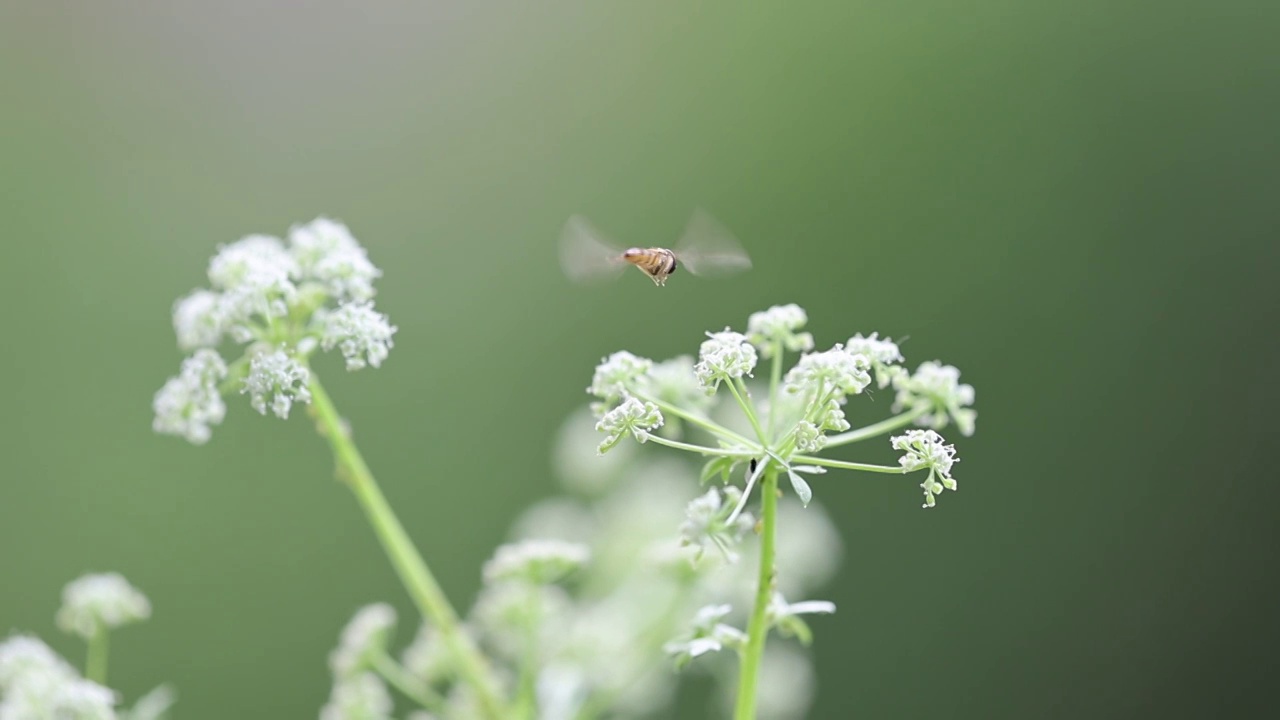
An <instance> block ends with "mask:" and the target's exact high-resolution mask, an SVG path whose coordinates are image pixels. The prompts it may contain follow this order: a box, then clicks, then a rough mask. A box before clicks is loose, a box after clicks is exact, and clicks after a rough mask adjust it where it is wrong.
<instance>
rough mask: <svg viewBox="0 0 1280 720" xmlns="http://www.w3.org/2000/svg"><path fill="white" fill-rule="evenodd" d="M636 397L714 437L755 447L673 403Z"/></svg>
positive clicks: (751, 443) (647, 397) (739, 436)
mask: <svg viewBox="0 0 1280 720" xmlns="http://www.w3.org/2000/svg"><path fill="white" fill-rule="evenodd" d="M634 395H635V396H636V399H638V400H643V401H645V402H651V403H653V404H654V405H657V406H658V408H659V409H660V410H662V412H663V413H666V414H669V415H674V416H676V417H678V418H681V419H682V420H685V421H686V422H688V423H689V424H691V425H697V426H698V427H700V428H702V429H703V430H706V431H707V432H709V433H711V434H712V435H718V436H720V437H722V438H724V439H726V440H731V441H733V442H736V443H738V444H740V445H747V446H751V445H755V444H756V443H755V442H753V441H751V440H748V439H746V438H745V437H743V436H741V435H739V434H738V433H736V432H734V431H732V430H730V429H729V428H727V427H722V426H721V425H718V424H716V423H714V422H711V421H710V420H708V419H706V418H704V417H698V416H697V415H694V414H693V413H691V412H688V411H687V410H682V409H681V408H679V407H676V406H675V405H672V404H671V403H668V402H663V401H662V400H659V399H658V398H655V397H649V396H647V395H644V394H641V393H634Z"/></svg>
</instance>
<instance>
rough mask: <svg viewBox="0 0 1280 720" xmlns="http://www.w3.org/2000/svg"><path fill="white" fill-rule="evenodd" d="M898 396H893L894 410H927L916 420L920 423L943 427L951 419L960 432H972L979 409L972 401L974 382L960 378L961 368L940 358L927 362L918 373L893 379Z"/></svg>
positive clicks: (964, 433)
mask: <svg viewBox="0 0 1280 720" xmlns="http://www.w3.org/2000/svg"><path fill="white" fill-rule="evenodd" d="M894 387H895V388H897V390H898V396H897V398H896V399H895V400H894V403H893V410H894V412H902V411H903V410H921V411H927V412H925V414H924V415H921V416H920V418H919V419H917V420H916V423H917V424H918V425H921V426H923V427H927V428H932V429H934V430H941V429H943V428H945V427H946V426H947V422H948V420H950V421H951V422H954V423H955V424H956V427H958V428H959V429H960V434H961V435H964V436H965V437H968V436H970V435H972V434H973V430H974V421H975V420H976V419H977V417H978V412H977V411H976V410H974V409H973V408H971V407H968V406H969V405H972V404H973V399H974V393H973V386H972V385H966V384H963V383H961V382H960V371H959V370H957V369H956V368H955V367H954V366H951V365H943V364H942V363H941V362H924V363H921V364H920V367H919V368H917V369H916V371H915V374H913V375H910V376H907V375H902V376H900V377H898V378H897V379H896V380H895V381H894Z"/></svg>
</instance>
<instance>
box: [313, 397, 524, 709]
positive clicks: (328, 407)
mask: <svg viewBox="0 0 1280 720" xmlns="http://www.w3.org/2000/svg"><path fill="white" fill-rule="evenodd" d="M309 387H310V389H311V412H312V413H313V414H314V416H315V418H316V422H317V424H318V426H319V430H320V434H321V435H322V436H323V437H324V439H325V440H326V441H327V442H328V443H329V445H330V446H331V447H332V448H333V456H334V462H335V463H336V464H337V466H338V475H339V477H340V478H341V479H342V480H344V481H345V482H346V483H347V485H348V486H349V487H350V488H351V490H352V492H354V493H355V496H356V499H357V500H358V501H359V502H360V507H361V508H362V509H363V510H364V512H365V515H366V516H367V517H368V519H369V524H371V525H373V530H374V533H375V534H376V535H377V536H378V540H379V542H381V543H382V549H383V550H384V551H385V552H386V553H387V557H388V558H389V559H390V560H391V565H392V567H394V568H395V571H396V574H398V575H399V576H400V581H401V582H402V583H404V586H405V589H406V590H408V591H409V596H410V597H411V598H412V599H413V602H414V604H415V605H417V606H418V610H419V611H421V613H422V615H423V617H424V618H426V619H427V620H428V621H430V622H431V623H432V624H433V625H434V626H435V627H436V629H437V630H439V631H440V637H441V639H442V640H443V641H444V643H445V646H446V647H447V648H448V649H449V652H450V653H451V654H452V655H453V658H454V661H455V662H456V663H457V668H458V674H459V676H461V677H462V679H463V680H465V681H466V682H467V683H468V684H470V685H471V686H472V688H473V689H474V690H475V693H476V698H477V699H478V700H479V702H480V706H481V708H482V709H483V711H484V714H485V716H487V717H489V718H492V719H493V720H504V719H505V718H506V717H507V714H506V712H505V708H504V707H503V702H502V700H501V699H500V696H499V694H498V691H497V689H496V686H497V684H496V683H495V682H494V680H493V676H492V675H491V671H490V669H489V666H488V664H487V663H486V662H485V659H484V657H483V656H482V655H481V654H480V651H479V650H478V649H477V648H476V646H475V644H474V643H472V642H471V640H470V638H468V637H467V636H466V635H465V634H463V632H462V630H461V628H460V627H459V623H458V614H457V613H456V612H455V611H454V609H453V606H452V605H450V604H449V600H448V598H447V597H445V594H444V591H443V590H442V589H441V588H440V584H439V583H438V582H436V579H435V576H434V575H432V574H431V570H430V569H429V568H428V567H427V564H426V562H425V561H424V560H423V559H422V556H421V555H420V554H418V550H417V549H416V548H415V547H414V546H413V541H412V540H410V539H409V534H408V533H406V532H405V530H404V527H403V526H402V525H401V524H400V521H399V520H398V519H396V516H395V513H394V512H392V510H391V505H390V504H388V503H387V499H386V498H385V497H384V496H383V495H382V491H381V490H379V489H378V484H377V483H376V482H374V479H373V473H372V472H370V471H369V467H368V466H367V465H365V462H364V458H363V457H361V456H360V451H359V450H358V449H357V448H356V446H355V443H354V442H352V440H351V435H350V433H349V431H348V430H347V427H346V425H345V422H344V421H343V419H342V417H341V416H340V415H339V414H338V410H337V408H335V407H334V405H333V401H332V400H330V399H329V395H328V393H326V392H325V390H324V388H323V387H321V385H320V381H319V380H318V379H317V377H316V374H315V373H314V372H312V373H311V380H310V383H309Z"/></svg>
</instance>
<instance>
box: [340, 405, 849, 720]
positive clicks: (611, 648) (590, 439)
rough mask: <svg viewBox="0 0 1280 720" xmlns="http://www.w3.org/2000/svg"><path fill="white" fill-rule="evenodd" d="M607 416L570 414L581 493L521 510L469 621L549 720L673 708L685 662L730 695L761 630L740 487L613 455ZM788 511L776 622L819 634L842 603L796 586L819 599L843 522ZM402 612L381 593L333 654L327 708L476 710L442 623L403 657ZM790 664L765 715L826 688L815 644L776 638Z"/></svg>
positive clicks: (778, 655) (771, 653)
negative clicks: (752, 622) (394, 648)
mask: <svg viewBox="0 0 1280 720" xmlns="http://www.w3.org/2000/svg"><path fill="white" fill-rule="evenodd" d="M596 423H597V420H596V418H595V417H593V415H592V413H590V412H588V411H587V410H586V409H585V408H584V409H583V411H581V412H579V413H576V414H574V415H573V416H572V417H571V418H570V419H569V420H568V421H567V422H566V423H565V425H564V427H563V429H562V430H561V432H560V437H559V441H558V443H557V447H556V452H555V466H556V473H557V475H558V476H559V477H560V478H561V480H562V484H563V486H564V488H565V493H564V494H563V495H560V496H557V497H553V498H550V499H547V500H544V501H542V502H540V503H538V504H536V505H534V506H532V507H530V508H529V509H528V510H527V511H526V512H525V513H524V514H523V515H521V516H520V517H519V518H518V519H517V520H516V522H515V524H514V527H513V528H512V532H511V540H510V542H508V543H507V544H505V545H502V546H501V547H499V548H498V549H497V550H496V552H495V553H494V555H493V557H492V559H491V560H490V561H489V562H488V563H486V565H485V567H484V570H483V573H482V576H483V579H484V585H483V587H482V589H481V592H480V595H479V597H478V598H477V599H476V602H475V604H474V605H473V607H472V608H471V610H470V612H469V613H468V614H467V617H466V620H465V623H464V627H465V628H466V629H467V630H468V632H469V633H470V634H471V635H472V637H473V638H474V639H475V640H476V641H477V642H479V643H480V644H481V645H482V646H483V648H484V649H485V650H486V654H487V655H488V656H489V658H491V659H492V661H493V662H494V663H495V664H496V665H497V668H496V670H497V672H498V676H499V677H500V678H502V679H503V680H504V682H505V685H506V686H507V688H508V690H509V691H512V692H518V689H519V688H520V687H524V686H525V685H526V684H527V685H528V686H530V687H532V688H533V692H534V696H535V698H536V712H535V713H534V716H535V717H538V718H540V720H572V719H574V718H580V717H610V718H620V719H625V718H642V717H653V716H666V715H667V714H669V713H670V712H672V711H673V708H674V702H675V698H676V690H677V687H678V684H679V682H680V679H681V675H679V674H675V673H672V671H671V665H672V663H673V662H675V663H676V664H677V665H679V666H685V665H688V666H689V669H690V670H693V671H698V672H703V673H706V674H708V675H709V676H710V677H712V678H713V679H714V681H715V682H716V684H717V686H718V687H720V688H721V690H722V693H723V695H724V698H725V702H726V707H729V706H730V705H731V701H732V695H733V692H734V690H735V688H736V676H735V673H734V672H731V671H730V669H731V668H732V667H733V665H734V658H733V657H732V654H731V653H716V652H715V651H716V650H721V649H732V648H735V647H738V645H739V644H740V643H741V642H742V641H743V640H744V638H745V633H744V631H743V629H744V628H745V626H746V617H747V613H748V612H749V610H750V607H751V600H752V597H753V593H754V591H755V590H754V588H755V580H756V575H757V572H758V570H757V568H758V565H757V559H756V556H757V552H756V551H755V547H756V544H757V540H756V537H755V534H754V533H753V532H752V531H751V528H752V525H753V524H754V522H755V520H754V519H753V518H752V516H751V515H750V514H749V513H740V514H738V515H737V516H736V517H734V518H732V519H730V518H729V517H728V515H729V514H730V511H731V510H732V508H733V507H734V505H735V504H736V503H737V502H738V500H739V499H740V491H739V490H738V489H737V488H735V487H732V486H729V487H724V488H717V487H712V488H703V489H702V490H699V487H698V485H699V483H698V474H697V470H696V468H694V467H691V466H690V465H688V464H686V463H684V462H681V461H679V460H678V459H677V458H671V457H651V458H639V457H636V456H635V455H634V454H633V446H623V447H621V448H619V449H618V451H617V454H616V455H615V454H614V453H609V454H607V455H605V456H603V457H601V456H598V455H597V453H596V446H597V444H598V439H597V437H598V436H597V434H596V432H595V431H594V427H595V425H596ZM681 518H683V519H684V521H683V524H682V523H681ZM779 523H780V525H781V526H782V527H783V529H784V531H783V532H781V533H780V534H779V537H778V547H777V553H778V567H779V568H780V571H779V575H778V592H779V593H780V594H779V596H778V598H777V599H776V600H775V606H776V612H775V613H774V615H771V617H770V621H771V622H772V623H773V624H774V625H775V626H777V627H778V628H779V629H780V630H781V631H783V633H784V634H788V633H789V634H791V635H793V636H796V637H799V638H800V639H801V640H806V639H807V638H805V637H804V636H803V633H802V632H798V631H795V630H794V628H798V627H805V626H804V625H803V623H802V622H800V620H799V618H798V617H797V616H798V615H801V614H804V613H813V612H830V610H831V608H830V606H829V604H826V603H822V602H821V601H808V602H807V603H806V602H800V603H794V604H790V605H788V604H786V603H785V601H782V600H781V598H782V597H783V594H785V596H787V597H793V596H795V597H804V596H805V595H806V594H807V593H809V592H811V591H813V590H815V589H817V588H819V587H820V586H821V585H823V584H824V583H826V582H827V581H828V580H829V579H830V578H831V576H832V575H833V574H834V572H835V570H836V568H837V566H838V565H839V561H840V554H841V545H840V539H839V534H838V533H837V532H836V530H835V528H834V526H833V525H832V523H831V521H830V520H829V519H828V517H827V515H826V513H825V511H824V510H823V509H822V508H821V507H820V506H819V505H818V504H817V503H812V504H810V505H809V506H808V508H802V507H801V505H800V503H798V502H795V501H794V500H791V499H784V500H783V502H782V503H781V505H780V508H779ZM394 622H395V615H394V612H392V611H391V610H390V608H389V607H388V606H385V605H381V604H375V605H370V606H368V607H366V608H364V609H362V610H360V611H359V612H358V613H357V614H356V616H355V617H354V618H353V619H352V621H351V622H350V623H349V624H348V626H347V629H346V630H345V631H344V632H343V634H342V641H341V643H340V646H339V648H338V649H337V650H335V651H334V653H333V655H332V656H331V662H330V665H331V668H332V669H333V672H334V683H335V684H334V690H333V695H332V696H331V698H330V702H329V704H328V705H326V706H325V709H324V711H323V712H322V715H321V717H322V718H323V719H324V720H341V719H345V718H385V717H388V716H389V714H390V712H391V710H390V708H391V703H390V698H391V697H392V696H393V694H394V692H393V691H399V692H400V693H401V694H404V695H406V696H407V697H409V698H410V699H411V700H412V701H414V702H416V704H418V705H420V706H421V707H422V708H423V711H425V712H427V713H429V715H424V716H422V717H424V718H425V717H431V718H436V719H438V720H464V719H469V718H472V717H475V714H474V713H475V710H474V706H473V705H472V704H471V703H472V699H471V697H470V695H469V693H467V692H466V687H465V686H464V685H462V684H461V683H458V682H456V680H457V678H456V677H455V675H454V672H453V670H452V668H451V663H450V657H449V654H448V652H447V651H446V649H445V647H444V644H443V642H442V639H441V637H440V635H439V633H438V632H437V631H436V629H435V628H433V627H431V626H428V625H422V626H420V627H419V629H418V632H417V634H416V635H415V637H414V639H413V641H412V642H411V643H410V645H409V646H408V647H407V648H406V649H405V650H404V651H403V652H401V653H399V654H398V655H393V654H392V653H391V652H390V650H389V649H388V646H387V638H388V637H389V631H390V628H391V626H392V624H393V623H394ZM774 667H777V668H780V670H779V671H780V672H782V671H783V670H785V672H786V674H787V677H788V679H789V682H788V684H787V686H786V687H785V688H773V689H770V690H768V691H767V692H766V691H764V690H762V691H761V692H762V696H761V707H760V715H759V717H761V718H776V719H778V720H781V719H782V718H792V717H802V716H803V715H804V714H805V711H806V709H807V708H808V705H809V703H810V702H811V700H812V692H813V678H812V675H813V669H812V665H811V662H810V660H809V657H808V655H807V654H805V653H803V652H802V651H801V649H800V648H799V646H798V645H797V644H795V643H787V642H773V643H771V644H770V646H769V648H768V649H767V650H766V656H765V668H774ZM389 668H390V669H389ZM396 668H398V670H397V669H396ZM384 671H385V672H384ZM392 678H398V679H396V680H393V679H392ZM406 685H407V687H405V686H406ZM584 713H585V714H584Z"/></svg>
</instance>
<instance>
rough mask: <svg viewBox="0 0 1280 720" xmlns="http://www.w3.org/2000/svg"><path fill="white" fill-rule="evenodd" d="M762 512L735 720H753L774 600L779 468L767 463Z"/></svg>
mask: <svg viewBox="0 0 1280 720" xmlns="http://www.w3.org/2000/svg"><path fill="white" fill-rule="evenodd" d="M760 496H761V505H763V510H762V512H761V519H760V577H759V579H758V580H757V584H756V603H755V607H754V608H752V610H751V620H750V622H748V623H747V647H746V649H745V650H744V651H743V653H742V674H741V676H740V677H739V679H738V703H737V707H736V709H735V711H734V714H733V717H734V720H755V717H756V682H757V680H759V676H760V660H761V658H763V657H764V641H765V636H766V635H768V634H769V624H768V618H767V617H766V612H767V611H768V609H769V601H770V600H771V599H772V597H773V581H774V567H773V555H774V547H773V540H774V535H775V534H776V532H777V529H778V468H777V466H776V465H775V464H774V463H769V468H768V469H767V470H765V473H764V485H763V486H761V488H760Z"/></svg>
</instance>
